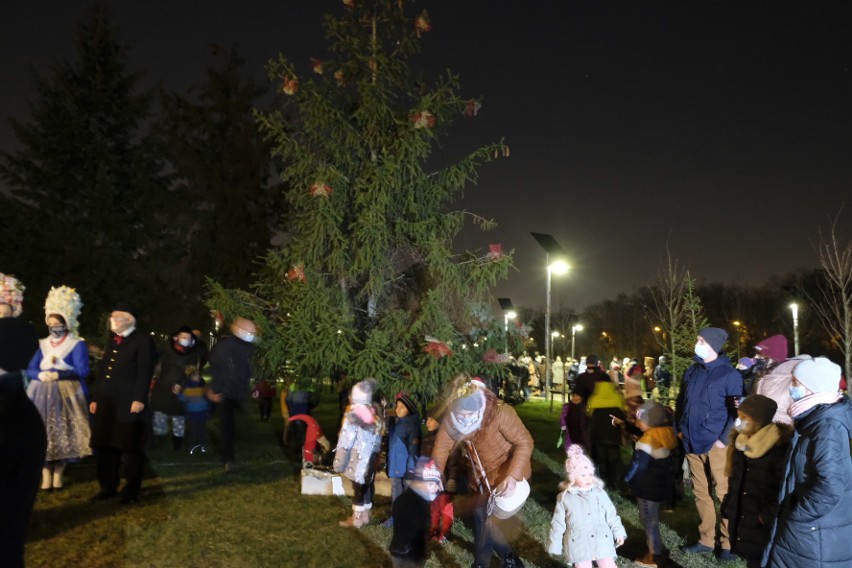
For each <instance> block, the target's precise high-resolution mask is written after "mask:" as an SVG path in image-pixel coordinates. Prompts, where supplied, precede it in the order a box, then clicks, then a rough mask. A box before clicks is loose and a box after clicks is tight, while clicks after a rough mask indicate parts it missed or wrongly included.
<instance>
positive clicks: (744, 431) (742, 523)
mask: <svg viewBox="0 0 852 568" xmlns="http://www.w3.org/2000/svg"><path fill="white" fill-rule="evenodd" d="M0 292H2V293H0V455H2V457H3V459H2V460H0V474H2V479H0V502H2V503H3V507H2V512H0V557H3V558H4V559H10V560H9V561H8V565H10V566H19V565H23V541H24V536H25V531H26V525H27V521H28V518H29V515H30V512H31V509H32V506H33V503H34V500H35V496H36V494H37V492H38V491H39V488H40V489H41V490H45V491H47V490H51V491H57V490H61V489H62V488H63V484H64V481H63V473H64V471H65V468H66V466H67V464H71V463H74V462H77V461H79V460H81V459H83V458H85V457H87V456H90V455H92V454H94V456H95V458H94V459H95V461H96V464H97V481H98V484H99V491H98V492H97V493H96V494H95V495H93V496H92V500H94V501H106V500H113V499H116V500H118V501H119V502H120V503H123V504H128V505H130V504H133V503H135V502H137V500H138V499H139V495H140V490H141V486H142V471H143V466H144V463H145V460H146V450H147V449H148V448H150V447H151V446H164V445H168V446H171V448H173V449H174V450H175V451H178V450H181V451H189V452H190V453H196V452H197V453H206V452H207V428H208V424H207V420H208V418H209V417H210V413H211V410H212V408H214V407H215V409H216V412H217V414H218V425H219V429H220V432H219V434H220V435H219V451H220V457H221V460H222V464H223V469H224V471H225V472H230V471H233V469H234V468H235V465H236V448H235V444H234V440H235V429H236V424H237V421H236V413H237V412H238V410H239V409H240V407H241V406H242V405H244V404H245V402H246V401H247V400H248V399H249V397H250V396H251V397H253V398H254V399H255V400H256V401H257V405H258V410H259V418H260V420H262V421H267V420H269V419H270V412H271V407H272V400H273V399H274V397H275V396H276V389H275V386H274V385H273V384H271V383H268V382H265V381H262V380H258V381H255V382H254V385H253V387H252V386H251V379H252V376H253V370H252V358H253V356H254V340H255V338H256V336H257V333H258V331H257V328H256V326H255V324H254V323H253V322H252V321H250V320H248V319H245V318H235V319H234V321H233V322H232V323H231V326H230V334H229V335H226V336H225V337H223V338H222V339H220V340H219V341H218V342H217V343H216V344H215V345H214V346H213V348H212V349H210V350H208V348H207V345H206V344H204V342H203V341H201V339H200V334H199V333H197V332H196V331H194V330H193V329H192V328H191V327H189V326H182V327H180V328H178V329H177V330H176V331H175V333H174V334H172V336H171V337H170V339H169V341H168V344H167V346H166V348H165V349H164V350H162V352H158V350H157V348H156V346H155V344H154V342H153V339H152V338H151V335H150V334H147V333H144V332H142V331H140V330H139V329H138V328H137V317H138V312H137V310H136V308H135V307H134V306H133V305H131V304H129V303H126V302H118V303H116V304H115V305H114V306H113V309H112V311H111V312H110V317H109V324H110V336H109V339H108V341H107V342H106V344H105V345H104V347H103V352H102V357H101V358H100V360H99V361H98V362H97V364H96V365H94V366H93V369H90V358H89V351H90V349H89V346H88V345H87V344H86V342H85V340H84V339H82V338H81V337H80V336H79V334H78V329H79V317H80V315H81V311H82V307H83V303H82V300H81V298H80V296H79V294H77V292H76V291H75V290H73V289H72V288H70V287H67V286H59V287H55V288H52V289H51V290H50V292H49V294H48V296H47V299H46V301H45V310H44V312H45V313H44V322H45V326H46V329H47V332H48V333H47V336H46V337H44V338H42V339H40V340H39V339H38V338H37V333H36V331H35V329H33V327H32V326H31V325H30V324H27V323H26V322H23V321H22V320H20V319H19V318H18V317H17V315H19V314H20V308H21V302H22V301H23V286H21V285H20V283H19V282H17V281H16V280H14V279H13V278H11V277H9V276H6V275H0ZM726 341H727V333H726V332H725V331H724V330H723V329H720V328H715V327H707V328H704V329H702V330H700V332H699V333H698V335H697V337H696V342H695V358H694V362H693V364H692V365H691V366H690V367H689V368H688V369H687V370H686V372H685V373H684V374H683V376H682V378H681V380H680V381H679V382H678V385H679V389H677V391H676V392H677V398H676V399H675V400H673V401H671V402H672V403H673V404H671V405H670V406H669V405H667V404H666V403H668V402H669V400H668V399H662V400H654V398H658V397H653V396H651V393H650V391H651V390H652V389H650V388H649V385H652V384H656V386H657V387H661V386H662V387H663V388H665V389H668V388H669V387H670V386H674V381H673V380H672V379H673V377H672V376H671V371H670V370H669V369H668V366H667V365H666V362H665V359H664V358H663V357H660V358H659V359H652V360H650V361H649V360H648V359H647V358H646V359H645V360H643V361H642V363H640V362H639V361H638V360H627V361H617V360H615V359H614V360H613V361H612V362H611V363H610V364H609V366H608V368H607V369H605V368H604V366H603V365H602V363H601V361H600V359H599V357H597V356H596V355H593V354H590V355H588V356H586V357H584V358H583V359H582V360H581V362H578V365H577V367H576V370H574V371H572V370H571V367H573V365H572V364H571V363H572V362H569V365H568V367H569V370H568V371H567V372H566V371H565V368H566V367H565V363H562V361H557V362H555V363H554V366H553V373H554V377H553V380H552V385H554V386H556V387H559V388H564V389H565V390H566V394H567V391H568V390H569V389H570V396H569V399H568V400H567V402H566V403H565V404H564V406H563V408H562V412H561V415H560V421H559V428H560V429H561V432H560V435H559V437H558V440H559V441H558V445H560V446H564V450H565V481H564V482H563V483H562V484H561V485H560V488H559V492H558V495H557V498H556V503H555V505H554V511H553V516H552V520H551V527H550V534H549V538H548V542H547V545H546V549H547V551H548V552H549V553H551V554H552V555H553V556H554V557H555V558H558V559H560V560H561V561H562V562H565V563H567V564H569V565H573V566H577V567H580V568H587V567H588V568H590V567H591V566H592V564H593V562H594V563H595V564H596V565H597V566H599V567H612V566H615V556H616V549H617V547H619V546H621V545H622V544H623V543H624V542H625V539H626V538H627V532H626V531H625V527H624V524H623V523H622V521H621V519H620V518H619V515H618V511H617V510H616V508H615V506H614V505H613V502H612V500H611V499H610V494H611V492H612V491H617V492H619V493H621V494H622V495H625V496H627V495H629V496H631V497H632V498H634V499H635V500H636V505H637V509H638V512H639V518H640V521H641V523H642V526H643V528H644V532H645V541H646V546H647V550H646V552H645V553H644V554H642V555H641V556H638V557H636V558H633V561H634V563H635V564H636V565H638V566H643V567H646V568H655V567H657V566H665V565H667V564H668V563H669V562H670V556H669V554H670V551H668V550H666V548H665V546H664V543H663V539H662V535H661V531H660V514H661V511H662V510H665V509H667V508H671V507H673V506H675V505H676V504H677V503H678V501H679V500H681V499H682V498H683V496H684V492H683V480H684V471H688V478H689V483H688V484H689V485H690V486H691V487H692V494H693V497H694V500H695V507H696V510H697V516H698V527H697V528H698V530H697V532H698V540H697V541H696V542H694V543H690V544H688V545H685V546H684V547H682V553H683V554H696V555H698V554H707V555H709V554H714V555H715V556H716V557H717V558H718V560H719V561H720V562H723V563H724V562H729V561H732V560H734V559H736V558H738V557H741V558H743V559H744V560H745V562H746V564H747V565H748V567H749V568H758V567H761V568H763V567H767V568H781V567H790V566H837V567H840V566H852V549H850V548H849V546H848V541H849V539H850V538H852V457H851V456H850V435H852V405H851V404H850V401H849V399H848V397H847V396H845V394H844V393H843V389H842V388H841V380H842V377H841V371H840V367H839V366H838V365H836V364H835V363H833V362H831V361H830V360H828V359H827V358H824V357H810V356H806V355H803V356H797V357H794V358H788V353H787V343H786V339H785V338H783V336H773V337H770V338H767V339H765V340H763V341H761V342H760V343H758V344H757V345H756V346H755V351H756V353H755V357H754V358H745V359H742V360H740V361H739V362H737V364H736V365H735V364H734V363H733V362H732V361H731V360H730V359H729V358H728V357H727V355H726V354H725V352H724V345H725V343H726ZM527 358H528V355H526V354H524V355H522V356H521V357H520V358H519V359H517V360H515V361H514V362H513V363H512V365H511V368H512V374H511V375H510V377H511V378H510V379H509V381H508V383H507V381H505V380H504V381H502V382H500V381H493V380H492V379H490V378H488V377H474V376H470V375H467V374H461V375H459V376H457V377H455V379H453V380H452V381H451V382H450V384H449V387H448V390H447V391H446V392H445V395H444V396H442V397H440V398H439V399H437V400H433V401H432V402H433V404H432V406H430V407H428V408H426V406H425V401H422V400H418V398H417V397H416V396H415V395H414V394H412V393H408V392H398V393H395V394H394V395H393V396H388V397H387V398H389V399H390V403H388V400H385V397H386V396H387V395H386V393H383V392H382V391H381V388H380V385H379V384H378V382H377V381H376V380H374V379H369V378H368V379H362V380H358V381H357V382H355V383H354V384H353V385H352V386H351V388H348V387H346V386H345V385H346V383H347V382H348V378H347V377H346V376H345V375H344V376H342V377H341V378H340V380H339V381H338V385H339V386H341V389H340V392H341V397H340V403H341V404H340V406H341V426H340V432H339V435H338V440H337V446H336V449H335V452H334V458H333V463H332V466H331V467H332V468H333V470H334V471H336V472H338V473H339V474H341V475H343V476H345V477H347V478H348V479H349V480H351V482H352V488H353V495H352V507H351V514H350V515H349V516H347V518H346V519H344V520H341V521H340V525H341V527H346V528H355V529H357V528H360V527H363V526H365V525H367V524H370V523H371V521H375V520H376V519H371V512H372V511H373V505H374V497H375V477H376V474H377V472H378V471H379V470H384V471H385V472H386V473H387V475H388V477H389V478H390V479H391V484H392V492H391V501H392V504H391V514H390V515H389V516H388V517H386V518H385V519H380V520H382V522H383V524H384V526H386V527H389V528H391V529H392V531H393V535H392V538H391V541H390V545H389V553H390V555H391V559H392V562H393V564H394V566H397V567H414V566H422V565H423V564H424V563H425V560H426V557H427V555H428V554H429V550H430V547H429V546H428V542H429V541H430V540H432V541H434V542H435V543H437V544H438V545H440V544H442V543H444V542H447V540H448V539H449V538H452V533H451V528H452V526H453V523H454V522H455V518H456V516H458V515H460V516H462V517H464V518H465V519H469V520H470V522H471V524H472V529H473V538H474V543H473V544H474V546H473V551H472V552H473V557H474V563H473V566H474V567H484V566H489V565H491V561H492V557H493V556H494V555H496V556H497V557H498V559H499V561H500V563H501V564H500V565H501V566H503V567H506V568H515V567H521V566H523V565H524V564H523V561H522V560H521V558H520V556H519V555H518V554H517V552H516V550H515V547H514V538H515V536H516V535H517V534H519V533H520V532H521V530H522V520H521V517H520V516H519V515H517V513H518V511H520V510H521V508H522V507H523V505H524V503H525V501H526V500H527V498H528V497H529V495H530V484H529V481H530V478H531V476H532V455H533V449H534V441H533V438H532V436H531V434H530V432H529V431H528V430H527V428H526V426H525V425H524V423H523V421H522V420H521V419H520V417H519V416H518V414H517V412H516V411H515V409H514V407H513V405H512V404H509V403H507V402H506V400H504V398H511V397H510V396H509V395H510V394H511V392H510V391H511V390H512V389H511V387H507V384H508V385H512V384H514V385H517V387H518V388H517V390H523V387H527V388H529V389H530V391H531V392H530V393H529V394H532V392H535V391H536V390H541V389H543V388H544V387H546V386H547V385H548V382H547V381H543V380H541V379H540V378H539V379H536V378H535V373H536V372H537V371H536V370H535V369H534V361H535V360H534V359H532V358H529V360H530V361H529V362H527ZM556 363H562V365H561V370H560V369H559V366H557V364H556ZM205 365H209V370H210V375H211V380H210V384H209V385H208V384H206V382H205V380H204V379H203V377H202V373H201V370H202V369H203V368H205ZM652 366H653V367H654V368H653V370H650V367H652ZM523 369H526V373H524V372H523ZM622 371H623V372H622ZM559 372H562V373H564V374H563V375H562V376H561V377H560V378H559V379H560V380H559V382H557V380H556V375H557V373H559ZM90 375H91V377H92V380H91V381H87V378H89V377H90ZM519 378H522V379H523V380H524V381H525V382H515V381H517V380H519ZM655 392H660V391H659V390H656V391H655ZM525 394H526V393H525ZM281 400H282V406H281V409H282V413H283V414H284V417H285V419H289V418H294V417H302V418H304V417H309V415H310V412H311V409H312V408H313V406H315V405H316V403H317V398H316V396H315V393H312V392H310V391H309V390H308V389H306V388H305V387H304V385H300V384H298V383H296V384H294V385H292V388H288V389H285V390H284V391H283V392H282V393H281ZM516 402H517V401H516ZM291 424H293V426H294V427H293V428H292V429H288V431H289V434H288V435H289V436H290V438H289V441H290V442H291V443H295V444H296V445H299V444H303V443H304V444H306V446H307V443H306V442H305V433H304V431H303V430H302V431H299V430H297V429H296V427H295V426H296V425H297V424H301V422H300V421H299V420H296V421H291ZM423 425H425V429H424V428H423V427H422V426H423ZM21 428H23V429H24V430H23V431H25V432H26V437H27V439H26V440H22V439H21V436H19V435H16V432H19V431H21V430H20V429H21ZM554 428H556V425H555V424H554ZM169 436H170V439H169ZM308 438H311V443H313V441H314V440H313V439H312V436H310V435H309V436H308ZM625 445H631V446H632V452H633V455H632V459H631V460H630V462H629V464H625V463H624V462H623V460H622V448H623V447H624V446H625ZM122 466H123V468H124V477H125V478H126V479H125V482H124V484H123V485H122V484H121V468H122ZM608 491H609V492H610V493H608ZM717 502H718V504H719V507H718V512H717V506H716V504H717ZM4 565H5V564H4Z"/></svg>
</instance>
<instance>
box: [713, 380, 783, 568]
mask: <svg viewBox="0 0 852 568" xmlns="http://www.w3.org/2000/svg"><path fill="white" fill-rule="evenodd" d="M777 408H778V405H777V403H776V402H775V401H774V400H772V399H771V398H767V397H765V396H763V395H759V394H755V395H752V396H749V397H747V398H745V399H744V400H743V401H742V402H741V403H740V405H739V407H738V408H737V420H736V422H734V430H733V431H732V432H731V443H730V444H729V445H728V463H727V468H726V469H727V473H728V493H727V494H726V495H725V499H724V500H723V501H722V507H721V510H722V515H723V516H724V517H725V518H726V519H728V523H729V524H728V530H729V531H730V534H731V543H732V544H731V552H733V553H734V554H737V555H739V556H741V557H742V558H744V559H745V561H746V565H747V566H748V568H760V566H761V560H762V557H763V550H764V549H765V548H766V545H767V544H769V536H770V531H771V529H772V521H773V520H774V519H775V517H776V516H777V515H778V510H779V504H778V491H779V489H780V487H781V478H782V476H783V474H784V466H785V464H786V455H787V448H788V446H789V444H790V439H791V438H792V437H793V428H792V426H789V425H787V424H776V423H773V422H772V418H773V416H774V414H775V411H776V409H777Z"/></svg>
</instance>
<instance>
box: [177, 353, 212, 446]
mask: <svg viewBox="0 0 852 568" xmlns="http://www.w3.org/2000/svg"><path fill="white" fill-rule="evenodd" d="M185 373H186V381H185V382H184V384H183V387H181V385H174V386H173V387H172V390H173V392H174V393H175V394H176V395H178V398H179V399H180V401H181V402H182V403H183V411H184V417H185V418H186V440H187V442H188V444H189V453H190V454H204V453H207V420H208V419H209V418H210V401H209V400H208V399H207V384H206V383H205V382H204V377H202V376H201V371H199V370H198V367H195V366H190V367H187V368H186V371H185Z"/></svg>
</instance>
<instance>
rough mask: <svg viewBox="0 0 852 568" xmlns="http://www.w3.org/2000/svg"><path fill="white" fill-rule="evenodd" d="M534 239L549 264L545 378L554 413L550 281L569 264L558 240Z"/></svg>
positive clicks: (536, 236) (541, 235)
mask: <svg viewBox="0 0 852 568" xmlns="http://www.w3.org/2000/svg"><path fill="white" fill-rule="evenodd" d="M530 234H531V235H532V237H533V238H534V239H535V240H536V241H537V242H538V244H539V245H541V248H543V249H544V252H545V253H546V254H545V261H546V262H547V307H546V309H545V312H544V341H545V347H544V352H545V357H547V359H546V360H545V362H544V378H545V388H546V389H547V392H548V394H550V411H551V412H553V389H551V383H550V381H551V377H550V360H551V356H552V354H551V352H550V279H551V275H552V274H556V275H561V274H565V273H566V272H568V264H566V262H565V261H564V260H562V258H564V257H566V256H567V254H566V253H565V250H564V249H563V248H562V247H561V246H559V243H557V242H556V239H554V238H553V236H552V235H546V234H544V233H530ZM551 255H553V256H555V257H556V258H554V260H553V262H551V260H550V257H551Z"/></svg>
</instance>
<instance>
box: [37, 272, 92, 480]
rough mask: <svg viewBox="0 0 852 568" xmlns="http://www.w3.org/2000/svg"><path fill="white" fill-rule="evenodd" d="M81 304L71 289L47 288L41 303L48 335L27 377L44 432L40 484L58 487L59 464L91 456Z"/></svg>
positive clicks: (86, 351)
mask: <svg viewBox="0 0 852 568" xmlns="http://www.w3.org/2000/svg"><path fill="white" fill-rule="evenodd" d="M82 307H83V303H82V302H81V301H80V295H79V294H77V292H75V291H74V289H73V288H68V287H67V286H60V287H59V288H51V289H50V293H49V294H48V295H47V300H46V302H45V304H44V311H45V314H46V315H45V319H44V321H45V323H46V324H47V328H48V331H49V334H48V336H47V337H45V338H44V339H42V340H41V341H39V349H38V351H36V353H35V355H34V356H33V358H32V360H31V361H30V364H29V367H28V368H27V375H28V376H29V377H30V379H31V380H32V382H31V383H30V384H29V386H28V388H27V394H28V395H29V397H30V400H32V401H33V404H34V405H35V406H36V408H37V409H38V411H39V413H40V414H41V417H42V420H44V423H45V429H46V430H47V454H46V455H45V462H44V467H43V468H42V481H41V488H42V489H44V490H48V489H61V488H62V473H63V471H64V470H65V464H66V463H68V462H74V461H79V460H80V458H82V457H85V456H88V455H91V453H92V450H91V448H89V437H90V435H91V432H90V430H89V412H88V409H87V405H88V403H87V398H88V391H87V389H86V378H87V377H88V375H89V349H88V347H87V346H86V342H85V341H84V340H83V339H82V338H81V337H79V336H78V335H77V318H78V317H79V315H80V309H81V308H82Z"/></svg>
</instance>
